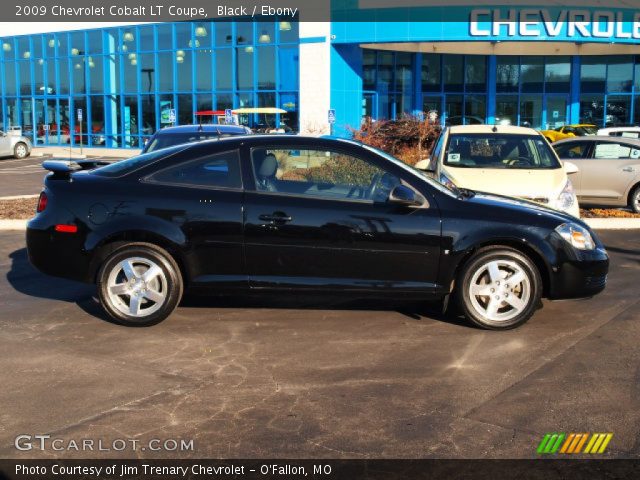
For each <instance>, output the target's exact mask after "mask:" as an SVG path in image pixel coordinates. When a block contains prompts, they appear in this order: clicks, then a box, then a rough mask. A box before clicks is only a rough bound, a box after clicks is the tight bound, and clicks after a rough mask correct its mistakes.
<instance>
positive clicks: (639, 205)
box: [629, 185, 640, 213]
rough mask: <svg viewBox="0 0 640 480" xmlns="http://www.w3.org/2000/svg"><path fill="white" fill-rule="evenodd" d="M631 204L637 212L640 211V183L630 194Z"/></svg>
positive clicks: (632, 208)
mask: <svg viewBox="0 0 640 480" xmlns="http://www.w3.org/2000/svg"><path fill="white" fill-rule="evenodd" d="M629 206H630V207H631V210H633V211H634V212H635V213H640V185H638V186H637V187H636V188H634V189H633V191H632V192H631V195H630V196H629Z"/></svg>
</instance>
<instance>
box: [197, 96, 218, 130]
mask: <svg viewBox="0 0 640 480" xmlns="http://www.w3.org/2000/svg"><path fill="white" fill-rule="evenodd" d="M203 110H215V108H214V103H213V95H211V94H210V93H198V94H197V95H196V108H195V111H196V112H199V111H203ZM212 121H213V119H212V118H211V117H207V116H202V117H199V116H196V122H202V123H211V122H212Z"/></svg>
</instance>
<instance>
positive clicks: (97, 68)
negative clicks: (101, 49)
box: [85, 55, 104, 94]
mask: <svg viewBox="0 0 640 480" xmlns="http://www.w3.org/2000/svg"><path fill="white" fill-rule="evenodd" d="M103 58H104V57H103V56H102V55H95V56H91V55H89V56H88V57H85V61H86V64H87V67H89V68H88V70H89V88H90V93H99V94H102V93H104V60H103Z"/></svg>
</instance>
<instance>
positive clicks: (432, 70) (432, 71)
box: [421, 53, 441, 110]
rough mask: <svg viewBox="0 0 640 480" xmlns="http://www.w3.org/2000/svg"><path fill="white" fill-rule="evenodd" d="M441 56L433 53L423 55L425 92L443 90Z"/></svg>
mask: <svg viewBox="0 0 640 480" xmlns="http://www.w3.org/2000/svg"><path fill="white" fill-rule="evenodd" d="M440 58H441V56H440V55H436V54H432V53H429V54H425V55H422V69H421V77H422V91H423V92H439V91H440V90H441V85H440ZM438 110H439V109H438Z"/></svg>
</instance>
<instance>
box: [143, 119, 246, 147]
mask: <svg viewBox="0 0 640 480" xmlns="http://www.w3.org/2000/svg"><path fill="white" fill-rule="evenodd" d="M250 134H251V129H250V128H248V127H244V126H242V125H210V124H207V125H180V126H177V127H166V128H163V129H160V130H158V131H157V132H156V133H154V134H153V136H152V137H151V138H150V139H149V141H148V142H147V143H146V144H145V146H144V148H143V149H142V153H147V152H155V151H156V150H160V149H162V148H167V147H172V146H174V145H179V144H181V143H192V142H200V141H202V140H211V139H213V138H222V137H232V136H234V135H250Z"/></svg>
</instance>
